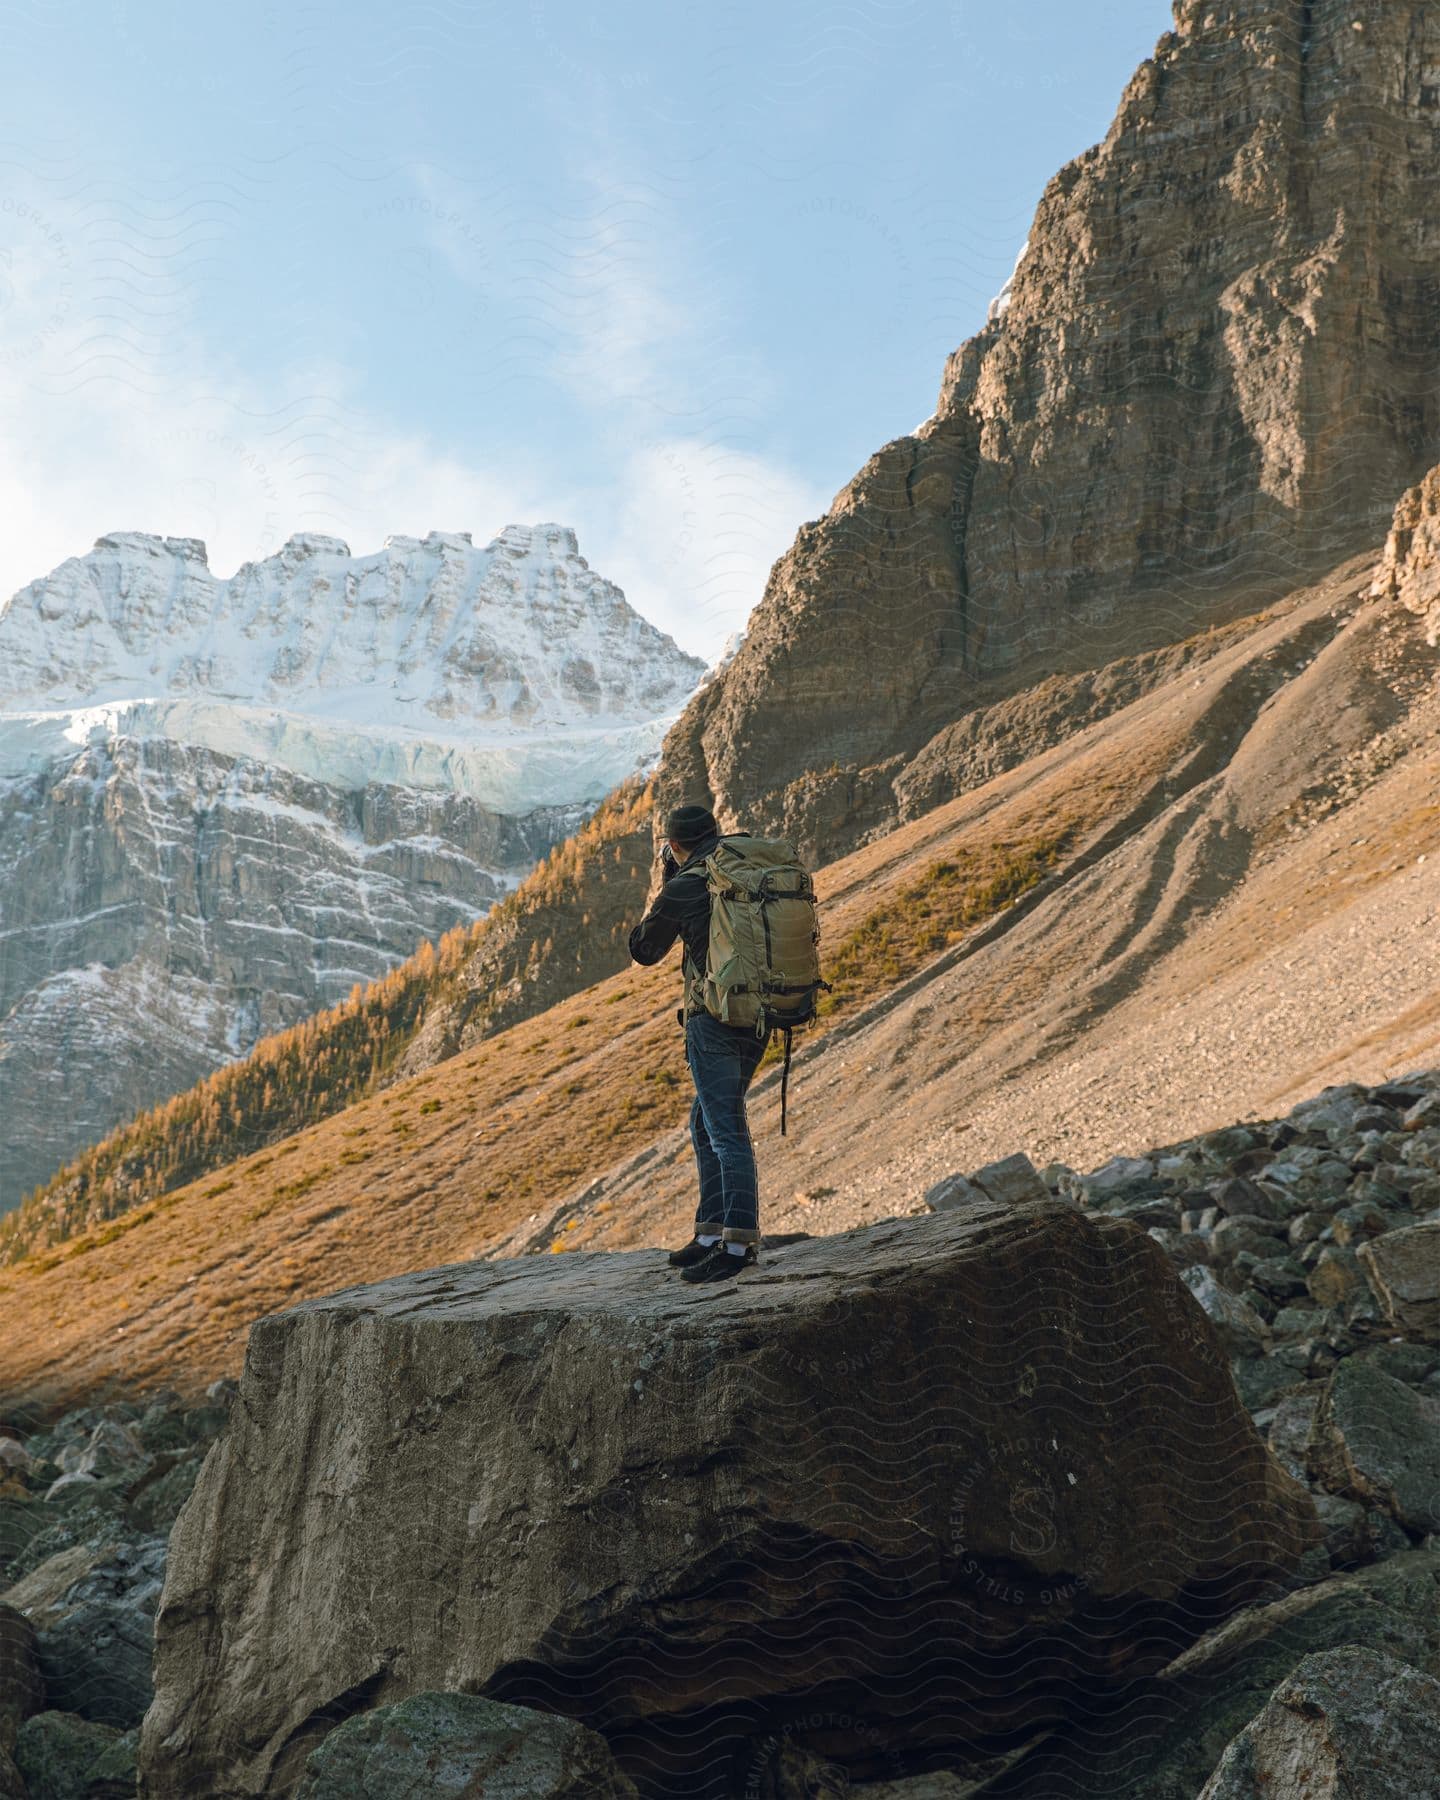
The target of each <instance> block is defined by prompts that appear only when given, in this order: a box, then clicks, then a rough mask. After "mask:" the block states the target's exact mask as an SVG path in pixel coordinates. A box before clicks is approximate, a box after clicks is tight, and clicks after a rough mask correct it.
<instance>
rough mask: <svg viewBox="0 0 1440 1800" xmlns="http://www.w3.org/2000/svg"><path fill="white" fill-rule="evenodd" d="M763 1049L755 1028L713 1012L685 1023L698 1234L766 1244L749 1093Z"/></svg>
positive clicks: (728, 1240)
mask: <svg viewBox="0 0 1440 1800" xmlns="http://www.w3.org/2000/svg"><path fill="white" fill-rule="evenodd" d="M764 1054H765V1039H763V1038H758V1037H756V1035H755V1033H754V1032H753V1031H752V1030H750V1029H749V1028H748V1027H747V1028H744V1029H742V1028H741V1027H740V1026H738V1025H726V1024H724V1023H723V1022H722V1021H721V1020H719V1019H714V1018H712V1017H711V1016H710V1014H709V1013H692V1014H691V1015H690V1017H689V1018H688V1019H687V1020H686V1021H685V1060H686V1062H687V1063H688V1064H689V1065H690V1074H691V1078H692V1079H693V1080H694V1083H695V1104H694V1105H693V1106H692V1107H691V1108H690V1141H691V1143H692V1144H694V1146H695V1161H696V1162H697V1163H698V1164H699V1166H700V1204H699V1206H698V1207H697V1208H696V1211H695V1235H696V1237H702V1236H703V1237H723V1238H724V1239H725V1240H726V1242H727V1243H732V1244H754V1243H758V1242H759V1239H760V1190H759V1184H758V1181H757V1178H756V1174H755V1149H754V1146H753V1145H752V1144H751V1142H750V1127H749V1125H748V1124H747V1123H746V1119H745V1090H746V1088H748V1087H749V1085H750V1079H751V1077H752V1076H753V1075H754V1073H755V1070H756V1068H757V1066H758V1065H759V1062H760V1058H761V1057H762V1056H764Z"/></svg>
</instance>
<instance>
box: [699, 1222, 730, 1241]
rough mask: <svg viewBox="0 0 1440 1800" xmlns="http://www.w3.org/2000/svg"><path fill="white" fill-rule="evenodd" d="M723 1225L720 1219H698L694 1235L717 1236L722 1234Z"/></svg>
mask: <svg viewBox="0 0 1440 1800" xmlns="http://www.w3.org/2000/svg"><path fill="white" fill-rule="evenodd" d="M724 1231H725V1225H724V1222H723V1221H722V1220H720V1219H710V1220H704V1219H702V1220H700V1221H699V1223H698V1224H697V1225H696V1227H695V1235H696V1237H714V1238H718V1237H721V1236H722V1235H723V1234H724Z"/></svg>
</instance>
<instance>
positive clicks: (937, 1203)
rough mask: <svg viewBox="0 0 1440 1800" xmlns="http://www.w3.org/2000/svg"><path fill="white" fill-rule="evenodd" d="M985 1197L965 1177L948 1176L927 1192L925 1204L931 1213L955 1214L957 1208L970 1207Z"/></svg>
mask: <svg viewBox="0 0 1440 1800" xmlns="http://www.w3.org/2000/svg"><path fill="white" fill-rule="evenodd" d="M984 1197H985V1196H984V1195H983V1194H982V1193H981V1192H980V1191H979V1189H978V1188H976V1187H974V1186H972V1185H971V1183H970V1181H969V1180H968V1179H967V1178H966V1177H965V1176H964V1175H947V1176H946V1177H945V1178H944V1180H943V1181H937V1182H936V1183H935V1185H934V1186H933V1187H930V1188H927V1189H926V1190H925V1204H926V1206H928V1207H929V1208H930V1210H931V1212H953V1211H954V1209H955V1208H956V1207H957V1206H970V1205H973V1204H974V1202H975V1201H976V1200H983V1199H984Z"/></svg>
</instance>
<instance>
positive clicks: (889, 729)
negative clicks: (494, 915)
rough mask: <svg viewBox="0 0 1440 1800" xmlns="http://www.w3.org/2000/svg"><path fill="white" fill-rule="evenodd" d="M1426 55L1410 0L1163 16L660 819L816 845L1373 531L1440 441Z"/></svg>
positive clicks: (1227, 7) (1347, 550)
mask: <svg viewBox="0 0 1440 1800" xmlns="http://www.w3.org/2000/svg"><path fill="white" fill-rule="evenodd" d="M1437 69H1440V11H1437V9H1436V8H1435V7H1434V6H1433V5H1431V4H1429V3H1428V0H1387V4H1386V5H1384V6H1367V7H1363V8H1362V7H1357V6H1355V5H1353V4H1340V0H1304V3H1302V0H1278V3H1277V0H1183V3H1182V4H1179V5H1177V7H1176V8H1175V29H1174V30H1173V31H1171V32H1169V33H1167V34H1166V35H1165V36H1164V37H1163V38H1162V39H1161V40H1160V42H1159V45H1158V46H1157V49H1156V51H1155V54H1154V56H1153V58H1151V59H1150V60H1149V61H1147V62H1146V63H1145V64H1144V65H1143V66H1142V67H1141V69H1140V70H1139V72H1138V73H1137V74H1136V76H1135V77H1134V79H1133V80H1132V81H1131V83H1130V85H1129V87H1128V88H1127V89H1126V91H1125V94H1124V97H1123V99H1122V100H1121V103H1120V108H1119V111H1118V113H1117V115H1116V118H1115V121H1114V123H1113V125H1112V126H1111V128H1110V131H1109V133H1108V134H1107V136H1106V137H1105V139H1104V141H1103V142H1102V143H1101V144H1099V145H1097V146H1096V147H1095V148H1094V149H1092V150H1089V151H1087V152H1086V153H1085V154H1084V155H1082V156H1080V157H1078V158H1077V159H1076V160H1075V161H1074V162H1073V163H1071V164H1069V165H1068V166H1067V167H1066V168H1064V169H1062V170H1061V171H1060V173H1059V174H1058V175H1056V176H1055V178H1054V179H1053V180H1052V181H1051V182H1050V184H1049V186H1048V187H1047V188H1046V190H1045V193H1044V195H1043V196H1042V198H1041V201H1040V204H1039V208H1038V210H1037V212H1036V216H1035V220H1034V224H1033V226H1032V228H1031V231H1030V234H1029V241H1028V243H1027V245H1026V248H1025V251H1024V254H1023V255H1022V257H1021V258H1020V261H1019V264H1018V266H1017V268H1016V271H1015V274H1014V276H1013V278H1012V279H1011V281H1010V282H1009V283H1008V284H1007V288H1006V291H1005V293H1004V295H1003V296H1002V297H1001V301H1002V302H1003V303H1000V302H997V304H996V306H995V307H994V308H992V313H991V317H990V319H989V321H988V322H987V324H986V325H985V327H984V329H983V330H982V331H981V332H980V333H979V334H978V335H977V336H976V337H974V338H972V339H971V340H970V341H969V342H968V343H966V344H964V345H962V346H961V347H960V348H959V349H958V350H956V351H955V352H954V354H953V355H952V356H951V357H950V359H949V361H948V363H947V365H946V368H945V371H944V375H943V379H942V382H941V386H940V394H939V400H938V404H937V407H936V410H935V413H934V414H933V416H932V417H931V418H930V419H929V420H927V421H926V422H925V424H923V425H922V426H921V427H920V428H919V429H918V430H916V431H915V432H914V433H912V434H911V435H909V436H906V437H900V438H897V439H895V440H894V441H893V442H892V443H889V444H887V445H885V446H884V448H883V449H881V450H880V451H878V452H877V453H876V455H875V456H873V457H872V458H871V459H870V461H869V462H868V463H867V464H866V466H865V468H864V469H862V470H861V471H860V473H859V474H858V475H857V476H856V477H855V479H854V480H853V481H852V482H850V483H849V484H848V486H846V487H845V488H844V489H843V490H842V491H841V492H840V494H839V495H838V496H837V497H836V499H835V502H834V504H833V505H832V507H831V509H830V511H829V513H828V514H827V516H826V517H825V518H824V519H821V520H818V521H813V522H811V523H808V524H806V525H804V526H803V527H802V528H801V530H800V532H799V534H798V536H797V538H796V540H795V543H794V545H793V547H792V548H791V550H790V551H789V552H788V553H787V554H786V555H785V556H784V557H782V558H781V559H780V560H779V562H777V564H776V565H775V568H774V570H773V572H772V574H771V576H770V580H769V583H768V585H767V587H766V590H765V594H764V598H763V600H762V601H761V603H760V605H759V606H758V607H757V608H756V609H755V611H754V613H753V614H752V616H751V618H750V621H749V631H748V636H747V638H746V641H745V643H744V645H743V647H742V648H741V649H740V650H739V652H738V654H737V655H736V656H735V657H734V659H733V661H732V662H731V663H730V664H729V666H728V667H727V668H726V669H725V670H724V671H722V672H721V673H720V675H719V676H718V677H717V679H716V680H714V681H713V682H710V683H707V685H706V686H705V687H704V689H703V690H701V691H700V692H698V693H697V694H696V695H694V696H693V698H692V699H691V701H690V703H689V705H688V706H687V707H686V709H685V711H684V713H683V714H682V716H681V718H680V719H679V721H678V722H677V723H676V725H675V726H674V728H673V729H672V730H671V731H670V733H669V734H668V736H667V738H666V741H665V746H664V751H663V755H662V759H661V763H660V766H659V769H658V770H657V790H656V792H657V805H658V806H659V807H660V808H661V809H662V810H663V809H664V808H666V807H668V806H670V805H673V804H675V803H676V802H677V801H679V800H680V799H682V798H684V799H687V800H690V799H693V800H702V801H708V803H710V804H711V805H712V806H714V807H715V808H716V809H717V811H718V814H719V816H720V817H721V820H722V823H725V822H732V821H741V820H743V821H744V822H746V823H747V824H748V825H749V826H751V828H753V829H758V830H783V831H785V832H787V833H789V834H790V835H792V836H794V837H795V838H796V839H797V840H798V841H799V842H800V843H801V845H802V846H803V847H804V848H805V849H806V850H807V851H808V853H809V854H810V855H811V856H812V857H816V858H820V859H829V858H832V857H834V856H837V855H839V854H842V853H843V852H844V851H846V850H848V849H850V848H853V847H854V846H855V845H856V844H858V843H861V842H863V841H865V838H866V836H867V834H873V833H874V832H875V831H877V830H881V829H885V828H887V827H888V826H890V825H892V824H894V823H896V822H897V821H900V820H904V819H907V818H911V817H914V816H917V814H918V813H919V812H920V811H922V810H923V809H924V807H925V806H927V805H933V804H934V803H935V802H936V800H937V799H939V798H943V797H947V796H948V795H951V794H956V793H960V792H962V791H964V789H965V788H966V787H968V786H970V785H972V784H973V783H974V782H975V781H976V780H977V779H983V778H984V777H985V776H986V775H988V774H989V773H992V772H993V770H994V768H995V766H997V759H1003V757H1004V756H1005V754H1006V751H1005V748H1004V746H1003V745H998V746H997V745H996V744H994V743H993V742H992V741H991V740H990V739H989V738H988V737H983V736H982V738H981V740H980V741H978V742H977V741H976V740H975V739H974V737H973V736H972V735H971V733H970V732H969V731H968V730H967V721H969V720H971V719H973V718H974V716H975V715H976V714H977V713H978V712H979V711H980V710H981V709H983V708H985V707H988V706H993V705H995V704H996V703H997V702H999V701H1002V700H1004V699H1005V698H1006V697H1007V696H1009V695H1012V694H1015V693H1017V692H1019V691H1021V690H1023V689H1025V688H1027V687H1030V686H1033V684H1034V683H1035V682H1036V681H1038V680H1040V679H1042V678H1044V677H1045V676H1048V675H1051V674H1054V673H1057V672H1075V671H1079V670H1083V669H1087V668H1098V667H1100V666H1102V665H1103V664H1106V663H1108V662H1110V661H1113V660H1114V659H1115V658H1117V657H1120V656H1122V655H1126V654H1135V653H1138V652H1140V651H1143V650H1145V649H1147V648H1151V647H1154V646H1155V645H1157V644H1159V643H1163V642H1173V641H1176V640H1178V639H1180V638H1182V637H1184V636H1186V635H1187V634H1188V633H1189V632H1191V631H1193V630H1196V629H1199V628H1200V627H1201V626H1203V625H1205V624H1208V623H1212V622H1215V621H1219V620H1223V619H1224V618H1226V617H1230V616H1235V615H1236V613H1237V612H1244V611H1249V610H1253V608H1254V607H1255V606H1256V605H1258V604H1261V603H1263V601H1264V600H1265V599H1266V598H1272V597H1278V596H1279V595H1281V594H1283V593H1285V592H1287V591H1289V590H1291V589H1293V588H1294V587H1295V586H1296V585H1297V584H1298V583H1300V582H1301V581H1303V580H1305V579H1307V578H1310V577H1313V576H1316V575H1318V574H1320V573H1321V572H1323V570H1324V569H1326V568H1327V567H1330V566H1332V565H1334V564H1335V563H1336V562H1338V561H1339V560H1340V559H1341V558H1342V557H1343V556H1346V555H1348V554H1352V553H1355V552H1358V551H1360V550H1362V549H1364V548H1365V547H1366V546H1367V545H1371V544H1373V543H1374V542H1376V541H1377V539H1378V538H1379V537H1380V535H1381V534H1382V533H1383V531H1384V528H1385V522H1386V520H1387V519H1388V518H1389V515H1390V511H1391V509H1392V508H1393V506H1394V504H1395V501H1396V498H1397V496H1398V495H1399V494H1400V493H1401V491H1402V490H1404V489H1405V488H1407V487H1408V486H1410V485H1411V484H1412V483H1414V482H1416V481H1418V480H1419V479H1420V477H1421V476H1422V475H1423V474H1424V473H1425V471H1426V470H1427V469H1428V468H1430V467H1431V466H1432V465H1433V464H1434V463H1435V462H1436V460H1437V458H1440V237H1437V235H1436V232H1435V228H1434V206H1433V195H1434V184H1435V176H1436V171H1437V168H1440V77H1437ZM921 766H923V767H924V771H925V773H924V778H923V780H922V782H921V783H920V785H921V787H922V788H923V793H922V794H919V795H917V794H915V793H912V792H911V791H910V785H909V778H910V776H911V774H912V771H915V770H917V768H919V767H921Z"/></svg>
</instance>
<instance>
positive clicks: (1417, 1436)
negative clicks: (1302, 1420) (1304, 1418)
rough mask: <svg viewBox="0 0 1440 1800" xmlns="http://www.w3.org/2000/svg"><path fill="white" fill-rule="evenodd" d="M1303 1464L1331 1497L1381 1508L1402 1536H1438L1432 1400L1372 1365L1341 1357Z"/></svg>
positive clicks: (1437, 1413)
mask: <svg viewBox="0 0 1440 1800" xmlns="http://www.w3.org/2000/svg"><path fill="white" fill-rule="evenodd" d="M1307 1460H1308V1463H1309V1466H1310V1470H1311V1473H1312V1475H1313V1476H1314V1478H1315V1479H1316V1480H1317V1481H1320V1482H1322V1483H1323V1484H1324V1486H1325V1487H1327V1488H1328V1489H1329V1490H1330V1491H1331V1492H1332V1493H1336V1494H1343V1495H1344V1496H1346V1497H1347V1498H1348V1499H1352V1500H1360V1501H1363V1502H1364V1503H1365V1504H1366V1505H1367V1506H1378V1507H1383V1508H1384V1509H1385V1511H1387V1512H1388V1513H1389V1514H1390V1515H1391V1517H1392V1518H1393V1519H1395V1520H1396V1522H1397V1523H1399V1524H1401V1525H1403V1526H1405V1527H1406V1528H1407V1529H1408V1530H1410V1531H1414V1532H1429V1531H1440V1400H1436V1399H1433V1398H1432V1397H1430V1396H1429V1395H1426V1394H1420V1393H1417V1392H1416V1391H1415V1390H1414V1389H1413V1388H1411V1387H1407V1386H1406V1384H1405V1383H1404V1382H1403V1381H1397V1380H1395V1378H1394V1377H1393V1376H1391V1375H1387V1374H1385V1372H1384V1371H1383V1370H1382V1369H1380V1368H1378V1367H1377V1366H1376V1365H1375V1363H1374V1362H1373V1361H1368V1360H1366V1359H1363V1358H1361V1357H1347V1358H1346V1359H1345V1361H1343V1362H1342V1363H1340V1365H1339V1366H1338V1367H1337V1368H1336V1370H1335V1372H1334V1374H1333V1375H1332V1376H1331V1377H1330V1380H1329V1382H1328V1384H1327V1385H1326V1388H1325V1391H1324V1393H1323V1394H1322V1395H1321V1397H1320V1402H1319V1405H1318V1406H1317V1407H1316V1410H1315V1421H1314V1425H1313V1428H1312V1431H1311V1435H1310V1441H1309V1445H1308V1448H1307Z"/></svg>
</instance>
